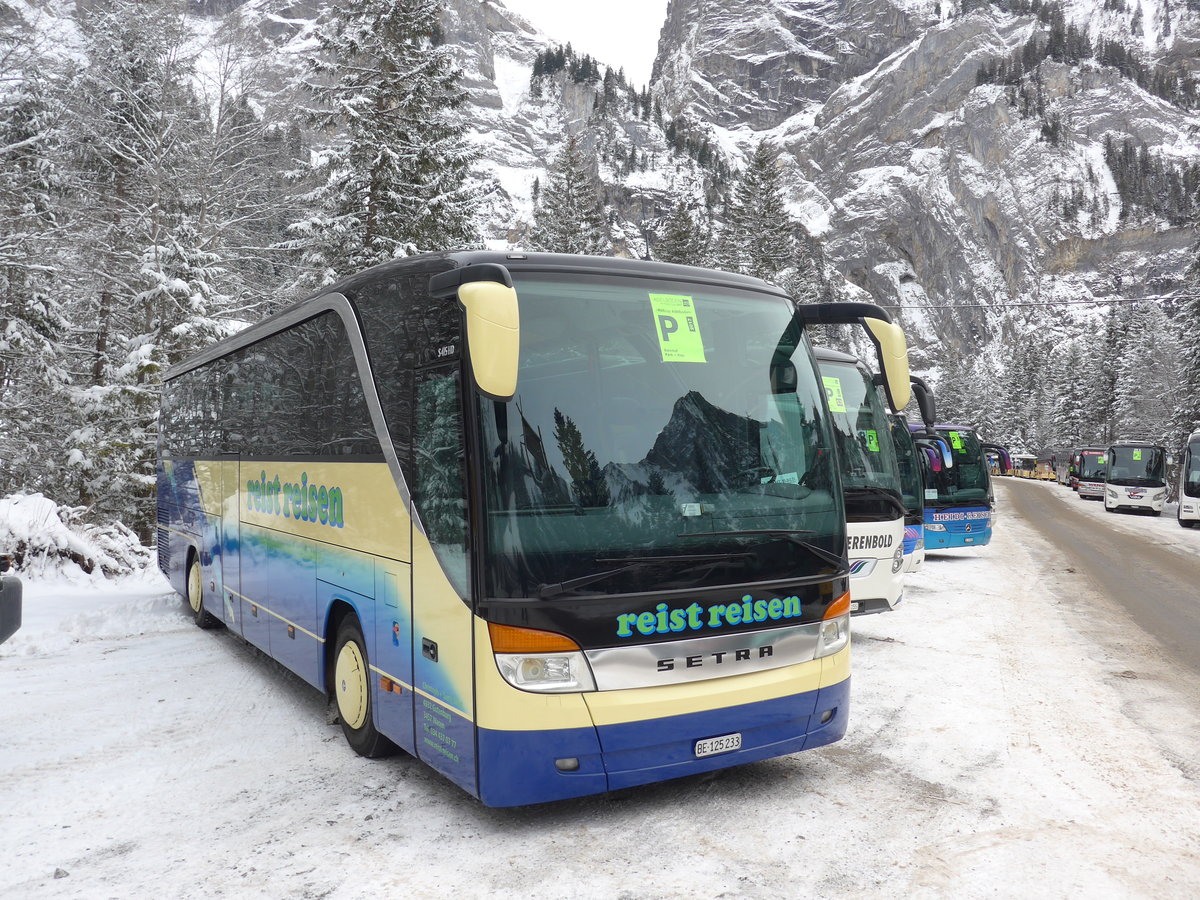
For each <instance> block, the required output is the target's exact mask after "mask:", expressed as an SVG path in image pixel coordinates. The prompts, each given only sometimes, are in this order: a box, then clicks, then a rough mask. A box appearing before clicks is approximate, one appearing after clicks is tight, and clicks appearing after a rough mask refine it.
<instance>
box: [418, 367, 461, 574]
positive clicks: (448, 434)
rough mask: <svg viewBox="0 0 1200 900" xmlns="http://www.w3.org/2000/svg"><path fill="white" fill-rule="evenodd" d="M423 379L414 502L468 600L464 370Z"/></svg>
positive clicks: (420, 377)
mask: <svg viewBox="0 0 1200 900" xmlns="http://www.w3.org/2000/svg"><path fill="white" fill-rule="evenodd" d="M417 380H418V383H417V415H416V421H415V422H414V429H413V458H414V463H415V465H414V466H413V468H414V470H415V472H416V478H415V483H414V485H413V500H414V501H415V503H416V508H417V509H418V510H419V512H420V517H421V524H422V526H423V527H424V529H425V534H426V535H427V536H428V537H429V542H430V543H431V544H433V549H434V552H435V553H436V554H437V557H438V562H440V563H441V564H442V568H443V569H444V570H445V571H446V574H447V575H448V576H449V578H450V581H451V583H452V584H453V585H454V587H455V588H456V589H457V590H458V592H459V595H460V596H461V597H463V598H466V597H468V596H469V593H468V590H469V586H470V580H469V578H468V567H467V492H466V479H465V478H464V475H463V464H464V459H463V454H464V447H463V426H462V417H463V411H462V400H461V399H460V397H461V395H460V393H459V374H458V369H457V367H455V368H447V369H441V370H436V371H426V372H421V373H419V374H418V376H417Z"/></svg>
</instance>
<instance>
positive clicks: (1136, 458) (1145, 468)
mask: <svg viewBox="0 0 1200 900" xmlns="http://www.w3.org/2000/svg"><path fill="white" fill-rule="evenodd" d="M1110 453H1111V459H1110V460H1109V466H1108V481H1109V482H1110V483H1111V484H1123V485H1129V486H1138V485H1144V486H1147V487H1150V486H1154V485H1160V484H1162V483H1163V465H1164V462H1165V460H1164V459H1163V451H1162V450H1161V449H1159V448H1158V447H1113V448H1112V449H1111V451H1110Z"/></svg>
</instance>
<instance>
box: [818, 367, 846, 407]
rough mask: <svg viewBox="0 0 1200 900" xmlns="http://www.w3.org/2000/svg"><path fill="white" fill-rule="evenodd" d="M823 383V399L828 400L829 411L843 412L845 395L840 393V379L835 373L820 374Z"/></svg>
mask: <svg viewBox="0 0 1200 900" xmlns="http://www.w3.org/2000/svg"><path fill="white" fill-rule="evenodd" d="M821 381H823V382H824V383H825V399H826V400H828V401H829V411H830V412H835V413H837V412H840V413H844V412H845V411H846V396H845V394H843V393H842V381H841V379H840V378H838V377H837V376H836V375H822V376H821Z"/></svg>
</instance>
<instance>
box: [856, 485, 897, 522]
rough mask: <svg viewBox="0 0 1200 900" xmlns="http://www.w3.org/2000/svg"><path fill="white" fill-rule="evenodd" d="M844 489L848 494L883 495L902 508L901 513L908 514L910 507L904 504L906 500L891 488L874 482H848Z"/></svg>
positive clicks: (895, 505) (893, 504)
mask: <svg viewBox="0 0 1200 900" xmlns="http://www.w3.org/2000/svg"><path fill="white" fill-rule="evenodd" d="M843 490H844V491H845V493H847V494H870V495H872V496H874V497H882V498H884V499H885V500H887V501H889V502H890V503H891V504H892V506H894V507H895V508H896V509H898V510H900V515H902V516H903V515H907V514H908V507H907V506H905V505H904V501H903V500H901V499H900V498H899V497H897V496H896V493H895V491H892V490H891V489H889V488H884V487H879V486H878V485H874V484H854V485H849V484H848V485H846V487H845V488H843Z"/></svg>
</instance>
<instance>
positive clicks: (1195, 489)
mask: <svg viewBox="0 0 1200 900" xmlns="http://www.w3.org/2000/svg"><path fill="white" fill-rule="evenodd" d="M1175 517H1176V520H1177V521H1178V522H1179V524H1180V525H1181V526H1182V527H1184V528H1194V527H1195V526H1196V523H1197V522H1200V431H1193V432H1192V433H1191V434H1190V435H1188V439H1187V441H1185V442H1184V445H1183V455H1182V457H1181V459H1180V462H1179V509H1178V511H1177V512H1176V514H1175Z"/></svg>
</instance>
